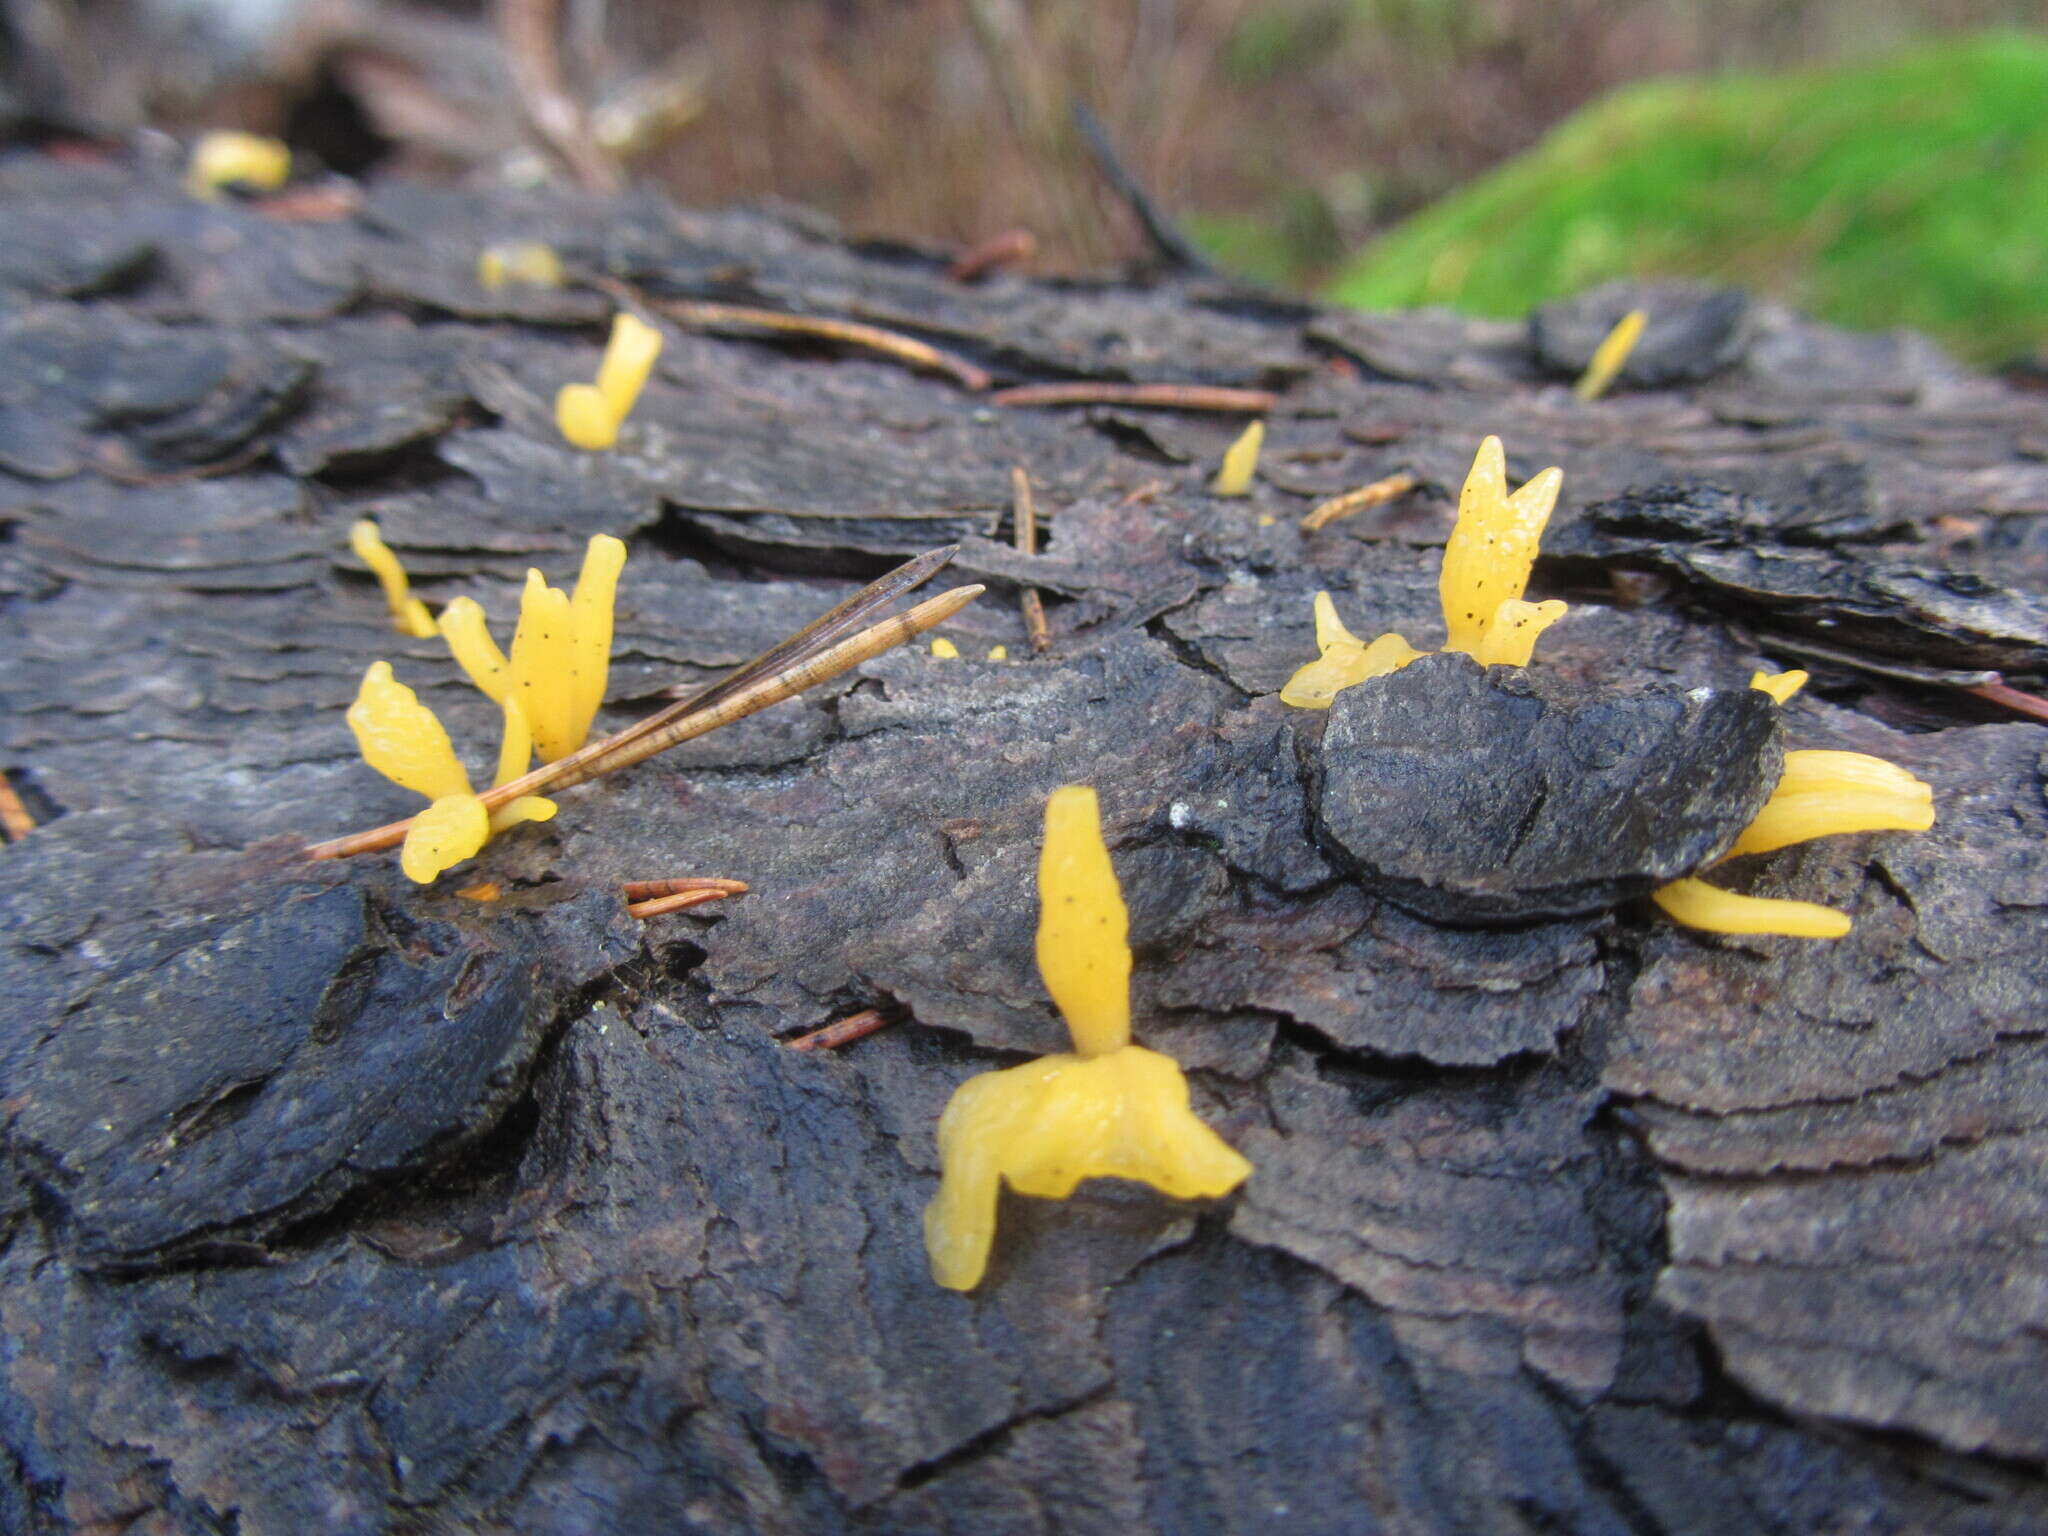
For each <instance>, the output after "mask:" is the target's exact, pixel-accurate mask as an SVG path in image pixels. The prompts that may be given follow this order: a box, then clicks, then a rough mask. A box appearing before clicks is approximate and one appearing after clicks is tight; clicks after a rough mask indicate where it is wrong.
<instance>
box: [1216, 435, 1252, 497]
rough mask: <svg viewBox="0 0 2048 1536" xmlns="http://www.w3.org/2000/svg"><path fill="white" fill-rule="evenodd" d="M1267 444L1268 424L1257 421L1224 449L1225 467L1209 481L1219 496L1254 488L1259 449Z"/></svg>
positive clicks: (1241, 492) (1245, 491) (1244, 492)
mask: <svg viewBox="0 0 2048 1536" xmlns="http://www.w3.org/2000/svg"><path fill="white" fill-rule="evenodd" d="M1265 445H1266V424H1265V423H1264V422H1263V421H1255V422H1253V423H1252V424H1251V425H1250V426H1248V427H1246V428H1245V429H1244V431H1242V432H1240V433H1239V434H1238V437H1237V441H1236V442H1234V443H1232V444H1231V445H1230V446H1229V447H1228V448H1226V449H1225V450H1224V451H1223V467H1222V468H1220V469H1218V470H1217V471H1216V478H1215V479H1214V480H1211V481H1210V482H1209V489H1210V491H1211V492H1212V493H1213V494H1215V495H1218V496H1243V495H1246V494H1247V493H1249V492H1250V490H1251V488H1252V475H1253V473H1254V472H1255V471H1256V470H1257V469H1258V467H1259V450H1260V449H1261V448H1263V447H1264V446H1265Z"/></svg>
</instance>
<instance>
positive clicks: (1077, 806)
mask: <svg viewBox="0 0 2048 1536" xmlns="http://www.w3.org/2000/svg"><path fill="white" fill-rule="evenodd" d="M1038 899H1039V922H1038V969H1039V973H1040V975H1042V976H1043V977H1044V979H1045V987H1046V991H1048V992H1049V993H1051V994H1052V999H1053V1002H1054V1003H1055V1004H1056V1005H1057V1006H1058V1008H1059V1010H1060V1013H1061V1015H1062V1016H1063V1017H1064V1018H1065V1019H1066V1021H1067V1030H1068V1033H1069V1034H1070V1035H1071V1036H1072V1038H1073V1042H1074V1049H1073V1050H1072V1051H1071V1052H1060V1053H1058V1054H1055V1055H1051V1056H1044V1057H1041V1058H1039V1059H1038V1060H1037V1061H1034V1062H1029V1063H1027V1064H1025V1065H1024V1066H1021V1067H1012V1068H1009V1069H1008V1070H1006V1071H1001V1072H984V1073H982V1074H981V1075H980V1076H978V1077H971V1078H969V1079H968V1080H967V1081H966V1082H964V1083H962V1084H961V1085H960V1087H959V1089H958V1090H957V1091H956V1092H955V1093H954V1095H953V1098H952V1101H951V1102H950V1103H948V1104H947V1106H946V1111H945V1113H944V1114H943V1115H941V1116H940V1118H939V1159H940V1163H941V1167H942V1173H941V1177H940V1182H939V1192H938V1194H937V1196H936V1197H935V1198H934V1199H933V1200H932V1203H931V1204H930V1206H928V1207H927V1208H926V1210H925V1215H924V1236H925V1251H926V1253H927V1254H928V1255H929V1256H930V1259H931V1266H932V1278H933V1279H935V1280H936V1281H937V1282H938V1283H939V1284H940V1285H942V1286H945V1287H947V1288H948V1289H949V1290H956V1291H967V1290H972V1289H973V1288H974V1287H975V1286H976V1285H978V1284H979V1283H980V1282H981V1277H982V1274H983V1272H984V1270H985V1269H986V1268H987V1265H988V1253H989V1247H990V1245H991V1244H992V1243H993V1242H994V1240H995V1229H996V1198H997V1194H998V1191H999V1188H1000V1186H1001V1184H1002V1183H1003V1182H1004V1181H1005V1180H1007V1181H1008V1183H1009V1185H1010V1187H1011V1188H1012V1189H1014V1190H1016V1191H1017V1192H1018V1193H1019V1194H1025V1195H1037V1196H1040V1197H1043V1198H1045V1199H1050V1200H1062V1199H1065V1198H1066V1197H1067V1196H1068V1195H1069V1194H1071V1193H1073V1190H1074V1187H1075V1186H1076V1185H1077V1184H1079V1183H1080V1182H1081V1181H1082V1180H1084V1179H1094V1178H1109V1179H1134V1180H1137V1181H1139V1182H1141V1183H1145V1184H1150V1185H1151V1186H1153V1188H1155V1189H1158V1190H1160V1191H1162V1192H1164V1193H1165V1194H1168V1195H1172V1196H1175V1197H1177V1198H1180V1199H1188V1200H1191V1199H1201V1198H1213V1197H1215V1196H1220V1195H1226V1194H1228V1193H1230V1191H1231V1190H1233V1189H1235V1188H1237V1186H1238V1185H1239V1184H1241V1183H1243V1182H1244V1180H1245V1178H1246V1177H1247V1176H1248V1175H1249V1174H1250V1173H1251V1164H1250V1163H1249V1162H1247V1161H1246V1160H1245V1159H1244V1158H1243V1157H1242V1156H1241V1155H1239V1154H1238V1153H1237V1152H1236V1151H1234V1150H1233V1149H1232V1148H1231V1147H1230V1146H1229V1145H1228V1143H1226V1142H1225V1141H1224V1140H1223V1139H1222V1138H1221V1137H1219V1136H1218V1135H1217V1134H1216V1133H1215V1132H1214V1131H1212V1130H1210V1129H1209V1127H1208V1126H1206V1125H1204V1124H1203V1123H1202V1122H1201V1121H1200V1120H1198V1119H1196V1118H1195V1114H1194V1111H1193V1110H1192V1109H1191V1108H1190V1107H1189V1103H1188V1084H1187V1079H1186V1078H1185V1077H1184V1076H1182V1074H1181V1069H1180V1066H1179V1064H1178V1063H1177V1062H1175V1061H1174V1060H1173V1059H1172V1058H1171V1057H1169V1056H1162V1055H1160V1054H1159V1053H1158V1052H1156V1051H1148V1050H1146V1049H1145V1048H1144V1047H1143V1046H1140V1045H1133V1044H1132V1043H1131V1012H1130V979H1131V949H1130V943H1129V940H1128V932H1129V922H1130V920H1129V916H1128V914H1127V913H1126V911H1125V909H1124V900H1123V893H1122V892H1121V891H1120V890H1119V889H1118V888H1117V881H1116V873H1115V871H1114V870H1113V869H1111V867H1110V862H1109V849H1108V848H1107V847H1106V846H1105V845H1104V843H1103V841H1102V828H1101V821H1100V815H1099V811H1098V808H1097V805H1096V799H1095V791H1094V790H1092V789H1090V788H1088V787H1087V786H1085V785H1078V784H1070V785H1068V786H1066V787H1065V788H1063V789H1059V790H1056V791H1055V792H1054V793H1053V796H1052V798H1051V799H1050V800H1049V801H1047V802H1046V807H1045V844H1044V847H1043V849H1042V851H1041V853H1040V856H1039V862H1038Z"/></svg>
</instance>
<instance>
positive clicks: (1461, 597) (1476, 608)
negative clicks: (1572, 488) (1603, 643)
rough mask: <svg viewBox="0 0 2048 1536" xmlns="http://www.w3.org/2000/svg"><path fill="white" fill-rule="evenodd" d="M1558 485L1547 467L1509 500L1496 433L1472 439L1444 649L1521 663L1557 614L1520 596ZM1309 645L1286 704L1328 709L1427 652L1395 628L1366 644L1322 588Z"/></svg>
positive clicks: (1444, 586)
mask: <svg viewBox="0 0 2048 1536" xmlns="http://www.w3.org/2000/svg"><path fill="white" fill-rule="evenodd" d="M1563 484H1564V472H1563V471H1562V470H1557V469H1546V470H1544V471H1543V473H1542V474H1540V475H1538V476H1536V478H1535V479H1533V480H1531V481H1530V482H1529V483H1528V484H1527V485H1525V486H1523V487H1522V488H1521V489H1520V490H1518V491H1516V492H1515V493H1514V494H1513V495H1512V496H1510V495H1509V494H1508V471H1507V453H1506V450H1504V449H1503V448H1502V447H1501V442H1500V439H1499V438H1497V437H1489V438H1487V439H1486V440H1485V441H1484V442H1482V443H1481V444H1480V445H1479V452H1478V454H1477V455H1476V456H1475V457H1474V458H1473V460H1472V472H1471V473H1470V474H1469V475H1467V476H1466V477H1465V487H1464V489H1463V490H1462V491H1461V492H1460V493H1459V495H1458V521H1457V523H1456V525H1455V526H1454V527H1453V528H1452V529H1451V537H1450V540H1449V541H1448V542H1447V543H1446V544H1445V545H1444V558H1443V568H1442V570H1441V572H1440V573H1439V575H1438V578H1437V593H1438V597H1439V598H1440V600H1441V601H1442V603H1443V610H1444V631H1445V637H1446V638H1445V642H1444V649H1445V650H1447V651H1463V652H1465V653H1466V654H1467V655H1469V656H1471V657H1472V658H1473V659H1474V660H1475V661H1478V662H1479V663H1480V664H1481V665H1482V666H1489V667H1494V666H1504V667H1526V666H1527V665H1528V664H1529V658H1530V656H1531V655H1532V653H1533V652H1534V650H1535V646H1536V640H1537V637H1538V636H1540V635H1541V634H1542V633H1543V632H1544V631H1545V630H1546V629H1548V628H1550V626H1551V625H1553V624H1555V623H1556V622H1557V621H1558V620H1559V619H1561V618H1563V617H1564V615H1565V605H1564V604H1563V603H1561V602H1559V601H1557V600H1556V599H1555V598H1553V599H1551V600H1550V601H1549V602H1543V603H1532V602H1529V601H1527V600H1526V599H1525V598H1524V597H1523V596H1522V593H1523V591H1524V590H1525V589H1526V588H1527V587H1528V585H1529V572H1530V570H1531V569H1532V568H1533V567H1534V566H1535V564H1536V553H1537V548H1538V545H1539V544H1540V543H1541V541H1542V538H1543V530H1544V528H1545V526H1546V525H1547V524H1548V523H1549V522H1550V514H1551V512H1552V511H1553V510H1554V509H1555V508H1556V506H1557V493H1558V489H1559V487H1561V486H1562V485H1563ZM1316 647H1317V649H1318V650H1320V651H1321V652H1322V654H1321V655H1320V656H1318V657H1317V658H1316V659H1315V660H1314V661H1312V662H1310V663H1309V664H1308V665H1307V666H1305V667H1303V668H1301V669H1300V670H1299V671H1297V672H1296V673H1295V674H1294V676H1293V677H1291V678H1289V679H1288V681H1287V686H1286V687H1284V688H1282V689H1281V690H1280V701H1281V702H1282V703H1283V704H1292V705H1294V706H1295V707H1296V708H1298V709H1328V708H1329V707H1330V702H1331V700H1333V699H1335V698H1336V696H1337V695H1338V694H1339V693H1341V692H1343V691H1344V690H1345V689H1346V688H1351V687H1355V686H1357V685H1358V684H1359V683H1362V682H1364V681H1366V680H1367V679H1368V678H1374V677H1384V676H1386V675H1387V674H1388V673H1389V672H1397V671H1399V670H1400V669H1401V668H1402V667H1405V666H1407V665H1408V663H1409V662H1411V661H1413V660H1415V659H1416V657H1418V656H1425V655H1427V654H1428V652H1426V651H1418V650H1416V649H1415V648H1414V647H1413V646H1411V645H1410V644H1409V643H1408V642H1407V641H1406V640H1404V639H1403V638H1402V637H1401V636H1399V635H1396V634H1386V635H1381V636H1380V637H1379V639H1377V640H1375V641H1373V642H1372V644H1370V645H1367V644H1366V643H1365V642H1364V641H1362V640H1360V639H1359V638H1358V637H1357V636H1356V635H1354V634H1352V633H1351V631H1350V630H1348V629H1346V628H1345V627H1344V625H1343V624H1342V623H1341V622H1340V621H1339V620H1338V618H1337V611H1336V609H1335V608H1334V607H1333V606H1332V605H1331V603H1330V596H1329V594H1328V593H1327V592H1318V593H1317V594H1316Z"/></svg>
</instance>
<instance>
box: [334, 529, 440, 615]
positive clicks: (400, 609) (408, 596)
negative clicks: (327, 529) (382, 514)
mask: <svg viewBox="0 0 2048 1536" xmlns="http://www.w3.org/2000/svg"><path fill="white" fill-rule="evenodd" d="M348 547H349V548H350V549H352V550H354V551H355V553H356V558H357V559H358V560H360V561H362V562H363V564H365V565H367V566H368V567H369V568H370V569H371V571H372V572H374V573H375V574H376V577H377V584H378V585H379V586H381V587H383V589H384V601H385V602H387V603H389V604H390V605H391V624H392V627H393V628H395V629H396V630H397V631H398V632H399V633H400V634H401V635H411V636H412V637H413V638H414V639H415V640H424V639H426V638H427V637H428V636H429V635H431V634H433V633H434V620H433V616H432V615H431V614H429V613H428V612H427V605H426V604H425V603H423V602H421V601H420V600H419V599H418V598H416V597H414V596H413V595H412V583H411V582H410V581H408V580H406V576H405V567H404V566H402V565H400V564H399V563H398V556H397V555H395V554H393V553H392V552H391V546H390V545H388V544H386V543H385V542H384V535H383V534H382V533H380V532H378V530H377V525H376V524H375V523H373V522H371V521H370V519H368V518H367V517H366V518H362V519H361V520H359V521H358V522H356V523H355V524H354V525H353V526H352V527H350V529H349V531H348Z"/></svg>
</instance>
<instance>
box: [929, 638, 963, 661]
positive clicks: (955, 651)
mask: <svg viewBox="0 0 2048 1536" xmlns="http://www.w3.org/2000/svg"><path fill="white" fill-rule="evenodd" d="M932 655H933V657H934V658H936V659H937V660H939V661H957V660H958V659H959V657H960V647H959V646H957V645H955V644H954V643H953V642H952V641H950V640H948V639H947V638H946V637H945V636H944V635H940V636H938V637H937V638H936V639H935V640H933V641H932Z"/></svg>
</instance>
